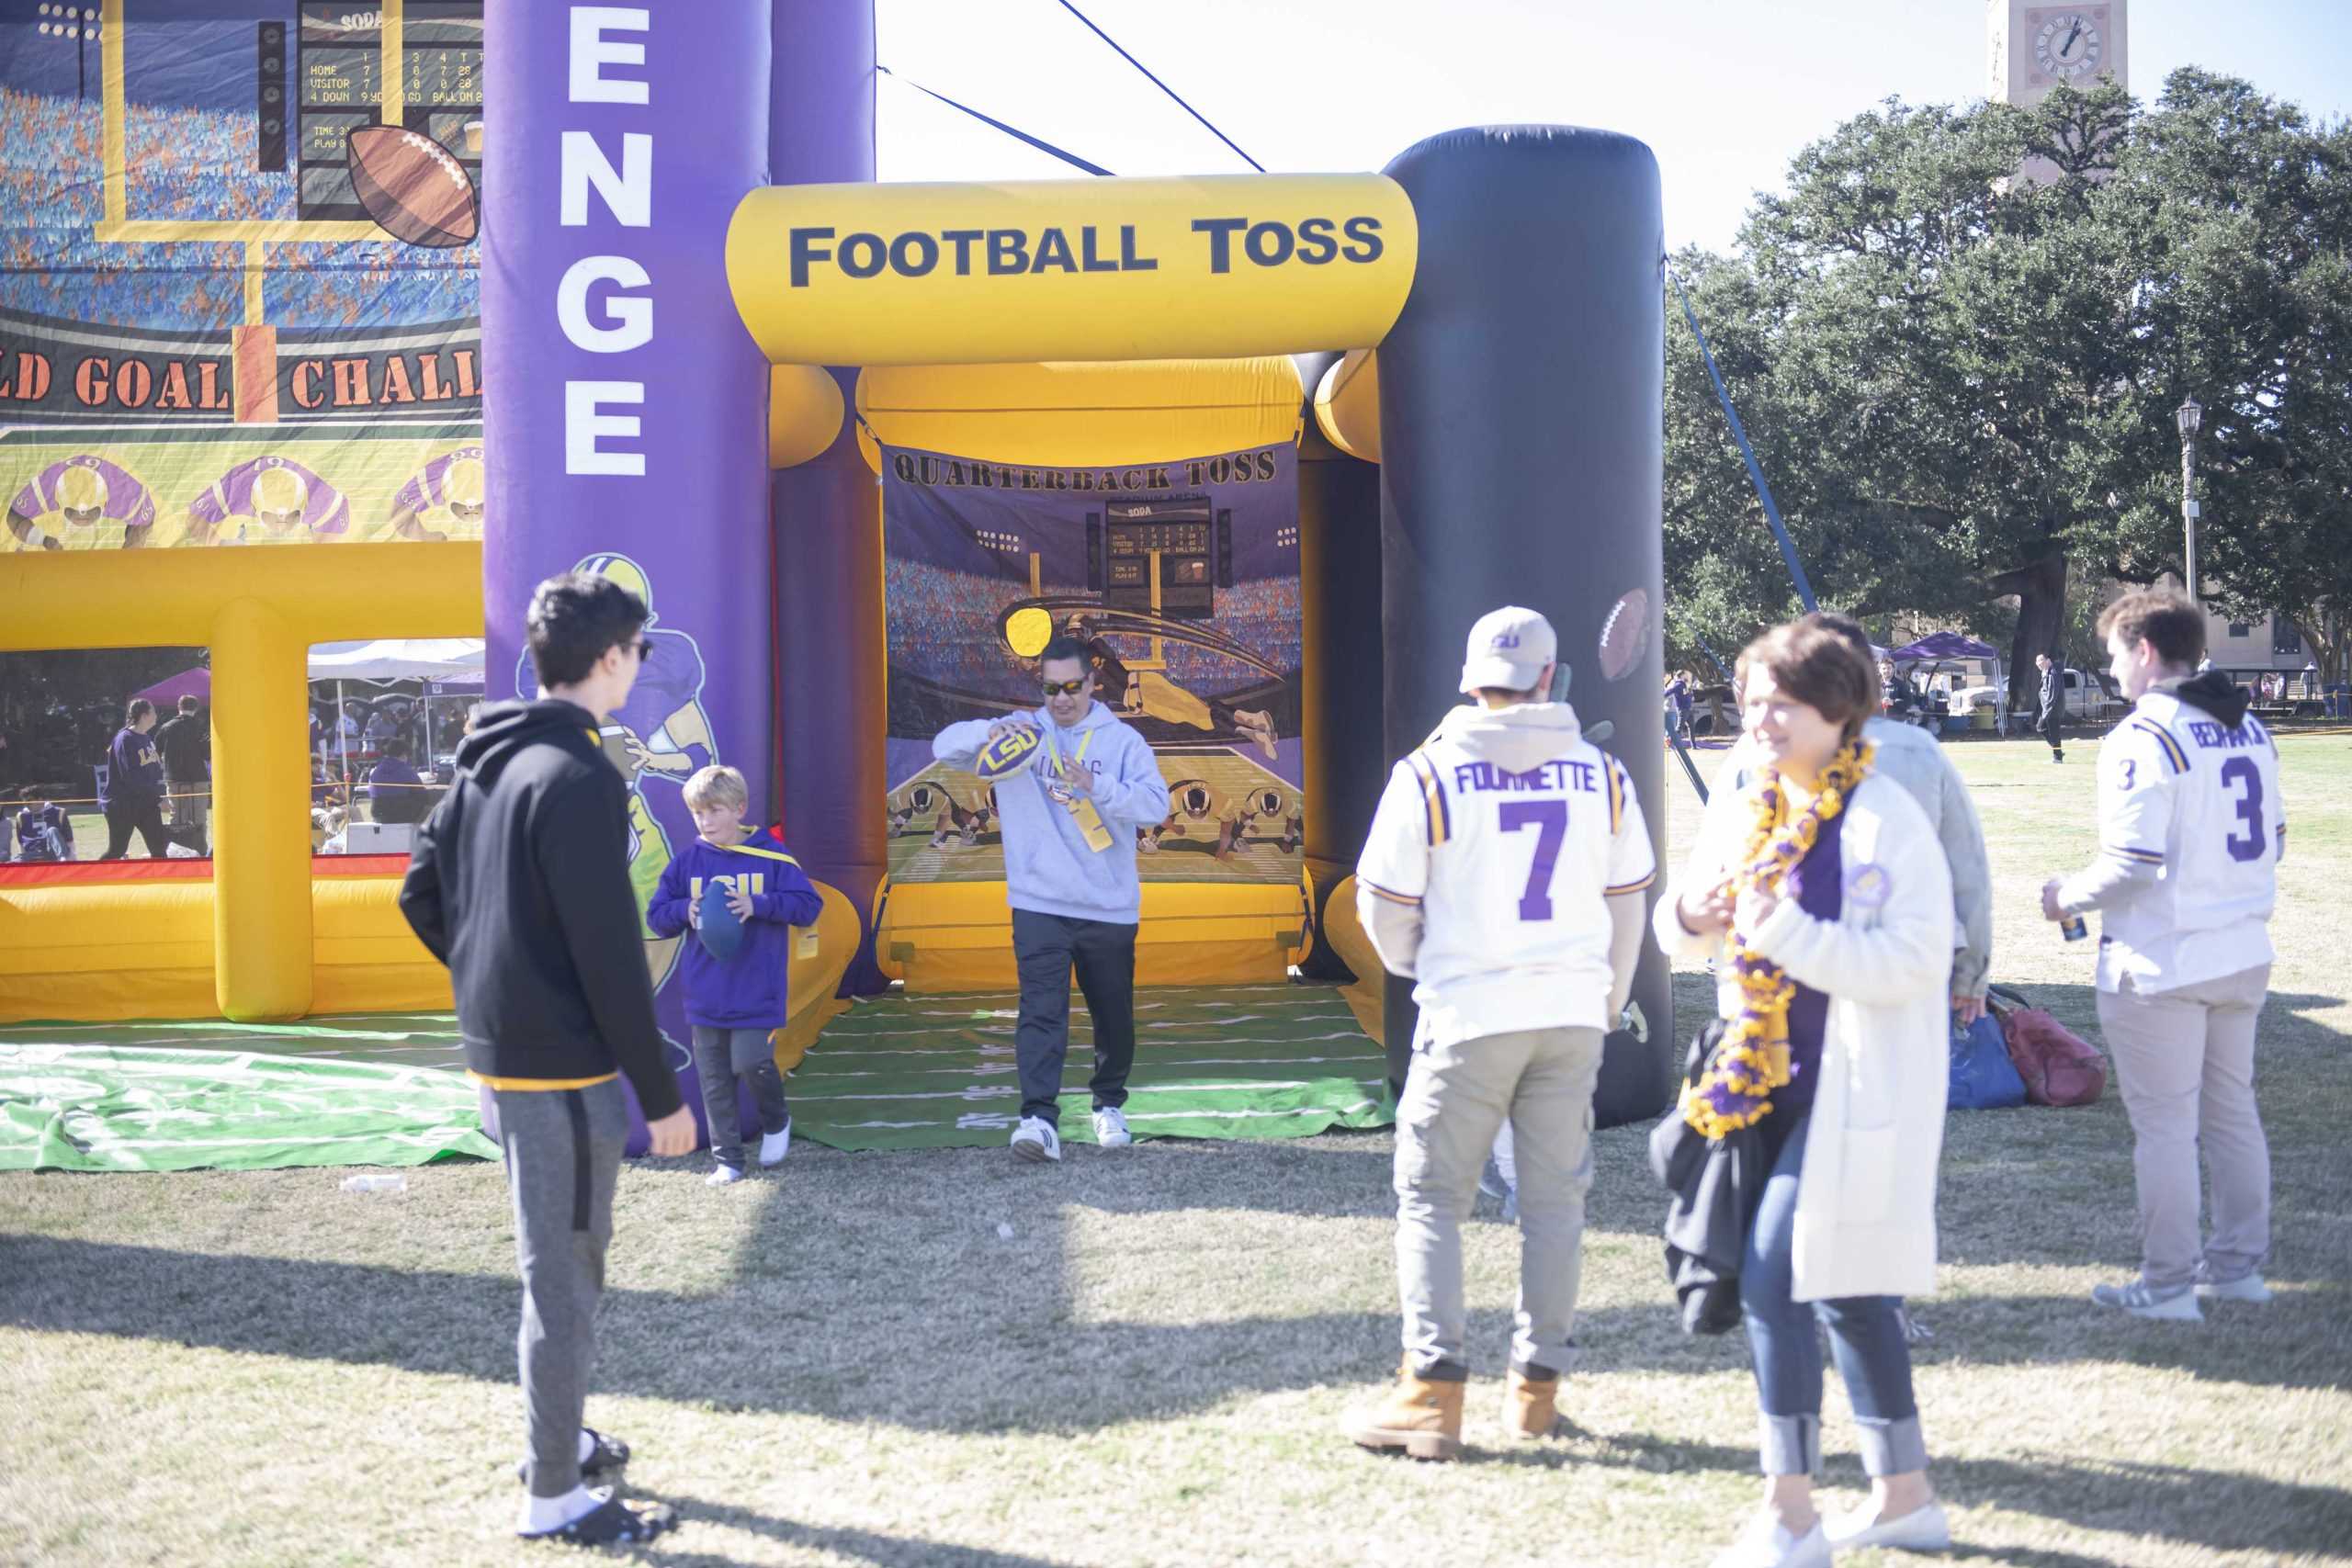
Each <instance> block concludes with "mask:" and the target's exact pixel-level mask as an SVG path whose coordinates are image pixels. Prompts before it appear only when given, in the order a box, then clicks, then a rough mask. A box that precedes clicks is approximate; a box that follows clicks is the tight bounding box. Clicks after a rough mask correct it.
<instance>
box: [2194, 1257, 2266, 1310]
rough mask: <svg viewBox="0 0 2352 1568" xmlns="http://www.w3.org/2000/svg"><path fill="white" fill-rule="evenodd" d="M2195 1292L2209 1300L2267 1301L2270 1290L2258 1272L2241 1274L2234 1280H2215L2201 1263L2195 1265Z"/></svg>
mask: <svg viewBox="0 0 2352 1568" xmlns="http://www.w3.org/2000/svg"><path fill="white" fill-rule="evenodd" d="M2197 1294H2198V1296H2199V1298H2200V1299H2202V1300H2204V1301H2209V1302H2255V1303H2261V1302H2267V1301H2268V1300H2269V1299H2270V1295H2271V1291H2270V1287H2269V1286H2268V1285H2266V1284H2264V1283H2263V1282H2262V1276H2261V1275H2259V1274H2241V1275H2239V1276H2238V1277H2237V1278H2236V1279H2234V1280H2216V1279H2215V1278H2213V1276H2212V1275H2211V1274H2210V1273H2208V1272H2207V1271H2206V1269H2205V1266H2204V1265H2203V1264H2201V1263H2200V1264H2199V1265H2198V1266H2197Z"/></svg>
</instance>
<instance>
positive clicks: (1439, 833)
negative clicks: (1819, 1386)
mask: <svg viewBox="0 0 2352 1568" xmlns="http://www.w3.org/2000/svg"><path fill="white" fill-rule="evenodd" d="M1557 649H1558V643H1557V640H1556V639H1555V637H1554V636H1553V633H1552V626H1551V623H1550V622H1548V621H1546V620H1545V619H1544V617H1543V616H1542V615H1537V614H1536V613H1535V612H1534V611H1532V610H1522V609H1517V608H1509V609H1501V610H1497V611H1495V612H1493V613H1492V614H1490V615H1486V616H1483V617H1481V618H1480V620H1479V622H1478V624H1477V625H1476V626H1473V627H1472V628H1471V631H1470V645H1469V650H1468V654H1467V656H1466V659H1465V660H1464V664H1463V667H1462V690H1463V691H1464V693H1466V694H1470V695H1472V696H1473V697H1474V698H1475V699H1476V700H1475V701H1474V702H1473V703H1471V704H1469V705H1464V706H1462V707H1457V708H1455V709H1453V711H1452V712H1451V713H1449V714H1447V715H1446V716H1445V721H1444V722H1443V723H1442V724H1441V725H1439V726H1438V729H1437V733H1436V734H1435V735H1434V736H1432V737H1431V738H1430V741H1429V743H1428V744H1427V745H1425V746H1423V747H1422V748H1421V749H1420V750H1418V751H1415V752H1413V753H1412V754H1411V755H1410V756H1408V757H1407V758H1406V759H1405V760H1404V761H1401V762H1399V763H1397V766H1396V769H1395V771H1394V772H1393V773H1391V774H1390V775H1389V780H1388V788H1387V792H1386V793H1385V795H1382V796H1381V800H1380V810H1379V813H1378V815H1377V816H1376V817H1375V818H1374V821H1373V825H1372V832H1371V836H1370V838H1369V840H1367V842H1366V843H1365V845H1364V851H1363V860H1362V861H1361V862H1359V863H1358V864H1357V867H1356V907H1357V909H1358V911H1359V913H1360V914H1361V915H1362V917H1363V925H1364V929H1365V931H1367V932H1368V933H1370V935H1371V938H1372V942H1373V945H1374V947H1375V948H1376V949H1378V951H1379V953H1380V958H1381V962H1382V963H1384V964H1386V965H1387V966H1388V967H1389V969H1390V970H1391V971H1393V972H1394V973H1396V974H1397V975H1400V976H1406V977H1407V978H1409V979H1413V980H1416V981H1418V982H1419V983H1418V984H1417V985H1416V986H1415V987H1414V990H1413V1000H1414V1001H1415V1002H1416V1003H1417V1004H1418V1005H1419V1009H1420V1021H1419V1026H1418V1028H1417V1029H1416V1031H1415V1033H1414V1037H1413V1060H1412V1065H1411V1066H1410V1067H1409V1068H1408V1071H1407V1074H1406V1078H1405V1089H1404V1096H1403V1098H1402V1099H1401V1100H1399V1101H1398V1103H1397V1173H1396V1185H1397V1284H1398V1293H1399V1295H1400V1296H1401V1297H1402V1298H1403V1302H1404V1311H1405V1336H1404V1338H1405V1359H1404V1365H1403V1366H1402V1367H1401V1368H1400V1369H1399V1371H1398V1373H1397V1384H1396V1387H1395V1388H1394V1390H1393V1391H1392V1392H1391V1393H1389V1394H1388V1396H1387V1398H1386V1399H1385V1402H1384V1403H1383V1404H1381V1405H1380V1406H1379V1407H1378V1408H1377V1409H1376V1410H1374V1411H1372V1412H1371V1413H1369V1414H1368V1415H1366V1416H1363V1418H1361V1419H1358V1420H1353V1421H1351V1422H1350V1424H1349V1426H1348V1428H1347V1431H1348V1435H1349V1436H1350V1437H1351V1438H1353V1439H1354V1440H1355V1441H1356V1442H1358V1443H1360V1444H1362V1445H1363V1447H1365V1448H1369V1449H1380V1450H1397V1449H1401V1450H1405V1451H1406V1452H1407V1453H1409V1454H1411V1455H1412V1456H1413V1457H1414V1458H1416V1459H1452V1458H1453V1457H1455V1456H1456V1455H1457V1454H1459V1453H1460V1452H1461V1450H1462V1396H1463V1392H1464V1384H1465V1383H1466V1382H1467V1381H1468V1378H1469V1362H1468V1359H1467V1358H1466V1355H1465V1353H1464V1344H1463V1341H1464V1332H1465V1330H1464V1317H1465V1315H1466V1310H1467V1309H1466V1307H1465V1304H1464V1296H1463V1282H1462V1224H1463V1222H1464V1220H1466V1219H1467V1218H1469V1215H1470V1205H1471V1202H1472V1201H1473V1200H1474V1198H1475V1197H1476V1192H1477V1187H1478V1171H1479V1168H1480V1166H1481V1165H1482V1164H1484V1162H1485V1160H1486V1157H1487V1150H1488V1149H1489V1148H1490V1147H1492V1146H1493V1145H1494V1141H1495V1134H1496V1132H1497V1130H1498V1128H1500V1127H1501V1125H1502V1124H1503V1122H1504V1120H1505V1119H1506V1118H1508V1119H1509V1120H1510V1125H1511V1128H1512V1132H1513V1134H1514V1137H1515V1141H1516V1143H1517V1145H1518V1154H1519V1221H1520V1225H1521V1231H1522V1233H1523V1240H1522V1242H1521V1252H1520V1293H1519V1311H1518V1314H1517V1318H1516V1328H1515V1332H1514V1333H1513V1335H1512V1337H1511V1355H1510V1373H1509V1376H1508V1378H1507V1380H1506V1388H1505V1391H1504V1404H1503V1424H1504V1427H1505V1429H1506V1430H1507V1431H1510V1432H1511V1433H1512V1434H1514V1435H1518V1436H1525V1437H1543V1436H1545V1435H1547V1434H1549V1433H1550V1432H1551V1431H1552V1430H1553V1428H1554V1426H1555V1422H1556V1419H1557V1417H1556V1413H1555V1399H1556V1397H1557V1395H1558V1393H1559V1380H1560V1374H1561V1373H1563V1372H1565V1371H1567V1370H1568V1367H1569V1364H1570V1362H1571V1360H1572V1359H1573V1357H1574V1351H1575V1342H1574V1340H1573V1339H1572V1338H1571V1337H1570V1329H1571V1328H1572V1326H1573V1322H1574V1317H1575V1314H1576V1302H1577V1272H1578V1268H1579V1265H1580V1262H1581V1257H1582V1250H1583V1245H1584V1195H1585V1192H1586V1190H1587V1189H1589V1187H1590V1186H1591V1185H1592V1160H1591V1138H1592V1091H1593V1084H1594V1081H1595V1079H1596V1078H1597V1077H1599V1075H1600V1042H1601V1036H1602V1034H1603V1033H1604V1032H1605V1031H1606V1030H1607V1028H1608V1026H1609V1022H1610V1021H1611V1020H1612V1019H1614V1018H1616V1017H1617V1015H1618V1014H1619V1012H1620V1011H1622V1010H1623V1008H1624V1005H1625V998H1626V995H1627V993H1628V992H1629V991H1630V989H1631V988H1632V986H1633V979H1634V960H1635V958H1636V957H1637V956H1638V954H1639V953H1640V948H1641V931H1642V919H1643V913H1644V910H1643V907H1642V906H1643V899H1642V889H1643V888H1645V887H1647V886H1649V885H1650V881H1651V878H1652V877H1653V876H1654V875H1655V874H1656V870H1657V866H1656V862H1655V861H1654V859H1653V858H1652V855H1651V852H1650V840H1649V831H1648V829H1646V828H1645V826H1644V825H1643V821H1642V808H1641V805H1640V803H1639V802H1638V801H1636V800H1635V799H1634V791H1633V785H1632V784H1631V782H1630V781H1629V780H1628V778H1627V777H1626V773H1625V770H1624V769H1623V767H1622V766H1621V765H1620V764H1619V763H1618V761H1617V760H1616V759H1615V758H1613V757H1611V756H1609V755H1608V754H1607V753H1605V752H1603V751H1601V750H1600V749H1599V748H1598V747H1596V746H1594V745H1593V744H1592V743H1591V742H1589V741H1588V740H1586V739H1584V737H1583V733H1582V731H1581V729H1580V728H1578V726H1577V716H1576V710H1575V709H1574V708H1572V707H1570V706H1568V705H1566V703H1551V702H1545V701H1544V700H1543V698H1544V694H1545V693H1546V692H1547V691H1548V690H1549V688H1550V686H1551V683H1552V673H1553V668H1554V663H1555V657H1556V654H1557Z"/></svg>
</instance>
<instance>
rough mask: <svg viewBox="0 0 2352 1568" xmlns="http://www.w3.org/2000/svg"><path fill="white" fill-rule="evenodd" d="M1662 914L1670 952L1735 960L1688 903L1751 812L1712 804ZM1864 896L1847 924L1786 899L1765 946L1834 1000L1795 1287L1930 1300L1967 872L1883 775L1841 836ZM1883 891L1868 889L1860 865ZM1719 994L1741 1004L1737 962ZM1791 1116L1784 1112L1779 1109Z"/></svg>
mask: <svg viewBox="0 0 2352 1568" xmlns="http://www.w3.org/2000/svg"><path fill="white" fill-rule="evenodd" d="M1710 817H1711V821H1710V822H1709V823H1708V824H1702V829H1701V833H1700V838H1699V841H1698V842H1697V843H1696V844H1695V845H1694V846H1693V847H1692V849H1691V856H1690V859H1689V860H1688V861H1687V862H1685V863H1684V865H1683V868H1682V871H1681V874H1679V875H1678V876H1676V877H1675V878H1674V880H1673V882H1672V883H1671V884H1669V885H1668V887H1667V889H1666V893H1665V896H1664V897H1661V898H1660V899H1659V900H1658V905H1657V910H1656V912H1655V914H1654V915H1653V916H1652V919H1651V926H1652V929H1653V930H1654V931H1656V932H1657V940H1658V945H1659V946H1660V947H1662V948H1664V949H1665V950H1666V952H1667V953H1668V955H1669V956H1672V957H1676V958H1685V959H1696V958H1703V957H1706V956H1708V955H1710V954H1714V955H1716V956H1723V955H1722V953H1721V951H1720V950H1721V947H1722V943H1721V941H1720V939H1717V938H1702V937H1695V936H1692V935H1691V933H1690V932H1689V931H1685V930H1683V928H1682V921H1681V919H1680V918H1679V916H1677V914H1676V913H1675V910H1676V908H1677V907H1678V905H1679V902H1680V899H1681V897H1682V894H1683V892H1684V890H1686V889H1688V888H1691V887H1693V886H1697V887H1712V886H1716V885H1718V884H1720V883H1722V882H1723V881H1724V879H1725V877H1726V876H1727V875H1728V870H1727V868H1728V867H1729V865H1730V864H1731V863H1732V862H1733V861H1734V860H1735V859H1736V857H1737V856H1738V855H1739V853H1740V852H1741V851H1742V849H1743V848H1744V847H1745V839H1746V834H1747V818H1746V817H1745V814H1743V813H1737V812H1727V813H1723V814H1719V815H1718V814H1712V813H1711V814H1710ZM1839 848H1840V853H1841V857H1842V860H1843V863H1844V866H1845V879H1846V886H1847V889H1848V895H1847V897H1844V898H1843V899H1841V900H1840V912H1839V916H1838V919H1837V920H1835V921H1828V920H1817V919H1814V918H1813V917H1812V916H1811V915H1808V914H1806V913H1805V912H1804V909H1802V908H1799V907H1798V905H1797V901H1796V900H1795V899H1794V898H1784V899H1782V900H1781V905H1780V907H1779V908H1777V909H1776V910H1774V911H1773V914H1772V917H1771V918H1770V919H1768V920H1766V921H1765V922H1764V925H1763V927H1762V929H1761V930H1759V931H1756V932H1754V933H1753V937H1752V940H1753V942H1755V945H1756V948H1757V951H1758V952H1759V953H1762V954H1763V955H1764V956H1765V957H1767V958H1770V959H1771V960H1772V961H1773V962H1774V963H1776V964H1780V965H1781V968H1783V969H1785V970H1786V971H1787V972H1788V974H1789V976H1790V977H1791V978H1792V979H1795V980H1799V981H1802V982H1803V983H1804V984H1805V985H1808V986H1811V987H1813V988H1814V989H1815V990H1816V991H1821V992H1824V993H1826V995H1827V996H1828V998H1829V1016H1828V1021H1827V1024H1826V1028H1825V1030H1824V1031H1823V1035H1824V1038H1823V1043H1822V1061H1821V1078H1820V1082H1819V1086H1818V1088H1817V1089H1815V1100H1814V1106H1813V1124H1812V1127H1811V1129H1810V1131H1808V1132H1807V1134H1806V1135H1805V1145H1804V1180H1803V1181H1802V1183H1801V1184H1800V1185H1799V1187H1798V1190H1797V1220H1796V1243H1795V1256H1794V1258H1793V1262H1794V1265H1795V1281H1796V1282H1795V1292H1794V1294H1795V1297H1796V1299H1797V1300H1798V1301H1804V1302H1812V1301H1829V1300H1835V1299H1837V1298H1839V1297H1843V1296H1880V1295H1892V1296H1917V1295H1925V1294H1928V1292H1932V1291H1933V1290H1934V1289H1935V1284H1936V1165H1937V1161H1938V1159H1939V1157H1940V1155H1941V1152H1942V1148H1943V1135H1944V1091H1945V1086H1946V1084H1947V1082H1948V1081H1949V1075H1950V1066H1949V1064H1950V1054H1951V999H1950V998H1951V991H1950V989H1949V987H1950V985H1951V961H1952V903H1951V872H1950V871H1949V870H1947V869H1946V868H1945V865H1944V856H1943V851H1942V848H1941V847H1940V846H1939V844H1938V842H1937V840H1936V836H1935V834H1934V833H1933V832H1932V831H1931V830H1929V829H1928V819H1927V817H1926V814H1925V813H1923V812H1922V811H1921V810H1920V809H1919V807H1918V804H1917V802H1916V801H1914V800H1913V799H1912V798H1911V796H1910V795H1909V794H1908V793H1907V792H1906V791H1905V789H1904V787H1903V786H1902V785H1901V784H1896V783H1895V782H1894V781H1893V780H1891V779H1887V778H1883V777H1880V776H1878V775H1876V774H1873V775H1871V777H1869V778H1866V779H1864V780H1863V781H1862V782H1861V784H1860V785H1858V786H1857V787H1856V788H1855V790H1854V793H1853V795H1852V797H1851V798H1850V799H1849V800H1848V801H1847V803H1846V810H1845V820H1844V824H1843V827H1842V829H1841V837H1840V840H1839ZM1864 867H1870V868H1873V869H1872V871H1871V874H1870V875H1871V881H1869V882H1866V883H1864V884H1863V886H1870V887H1872V888H1873V889H1874V890H1875V889H1876V888H1883V889H1884V896H1883V901H1880V902H1877V903H1875V904H1873V903H1871V902H1869V901H1867V900H1866V899H1862V898H1858V897H1854V896H1853V889H1854V888H1855V887H1856V880H1855V879H1856V876H1857V875H1858V874H1860V872H1861V871H1862V868H1864ZM1717 975H1718V978H1717V996H1716V1005H1717V1007H1718V1008H1719V1009H1720V1010H1722V1012H1723V1014H1724V1017H1726V1018H1729V1017H1732V1016H1734V1015H1735V1014H1736V1012H1737V1011H1738V1008H1739V990H1738V987H1737V985H1736V983H1735V982H1734V981H1733V979H1732V970H1731V964H1730V963H1729V960H1728V958H1725V961H1724V963H1723V964H1720V965H1719V966H1718V971H1717ZM1775 1114H1778V1113H1777V1112H1775Z"/></svg>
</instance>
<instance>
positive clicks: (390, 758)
mask: <svg viewBox="0 0 2352 1568" xmlns="http://www.w3.org/2000/svg"><path fill="white" fill-rule="evenodd" d="M432 806H433V802H432V801H431V799H429V798H428V797H427V796H426V795H425V791H424V775H423V774H421V773H418V772H417V771H416V765H415V764H414V763H413V762H411V761H409V760H408V742H407V741H405V740H403V739H401V738H400V737H399V736H397V735H394V736H390V737H388V738H387V739H385V741H384V755H383V758H382V760H381V761H379V762H377V764H376V767H375V771H374V772H372V773H369V774H368V816H370V817H371V818H374V819H375V820H377V821H379V822H422V821H424V818H425V816H426V814H427V813H428V812H429V811H430V810H431V809H432Z"/></svg>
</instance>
